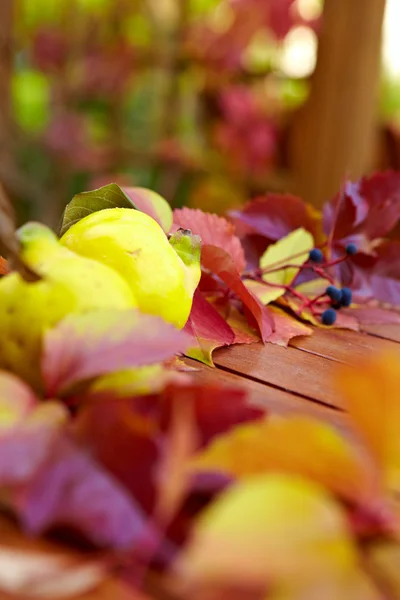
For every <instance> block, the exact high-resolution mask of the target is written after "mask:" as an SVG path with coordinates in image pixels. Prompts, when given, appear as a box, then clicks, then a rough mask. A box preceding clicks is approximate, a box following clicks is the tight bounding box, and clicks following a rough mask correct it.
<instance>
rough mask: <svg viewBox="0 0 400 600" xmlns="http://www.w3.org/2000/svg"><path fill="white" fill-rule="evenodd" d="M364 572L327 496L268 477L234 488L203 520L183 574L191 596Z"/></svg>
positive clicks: (299, 482)
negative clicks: (216, 589)
mask: <svg viewBox="0 0 400 600" xmlns="http://www.w3.org/2000/svg"><path fill="white" fill-rule="evenodd" d="M356 567H357V553H356V548H355V546H354V544H353V542H352V540H351V537H350V533H349V531H348V526H347V522H346V519H345V516H344V514H343V513H342V511H341V509H340V506H339V505H338V504H337V503H336V502H335V501H334V500H333V499H332V498H331V497H330V496H329V495H328V494H327V493H326V492H325V490H324V489H323V488H322V487H319V486H317V485H315V484H314V483H312V482H309V481H307V480H305V479H301V478H297V477H294V476H293V477H292V476H287V475H280V474H268V475H262V476H257V477H249V478H248V479H245V480H243V481H241V482H240V483H237V484H235V485H233V486H232V487H230V488H228V489H227V491H225V492H223V493H222V494H221V495H220V496H219V498H218V499H217V500H216V501H215V502H214V503H213V504H211V506H210V507H209V508H207V509H206V510H205V511H204V512H203V513H202V514H201V515H200V517H199V518H198V520H197V522H196V524H195V526H194V530H193V533H192V538H191V540H190V542H189V543H188V545H187V546H186V548H185V549H184V550H183V552H182V555H181V557H180V558H179V559H178V560H177V563H176V567H175V569H176V573H177V576H178V579H179V580H180V581H181V582H182V584H183V585H184V586H187V589H188V590H199V589H200V590H201V589H204V588H212V587H213V586H215V587H224V586H228V587H229V586H231V587H232V589H234V587H235V585H236V586H238V587H239V589H246V588H247V587H249V588H250V589H257V588H258V587H260V588H262V587H263V586H265V587H270V588H271V590H275V589H282V590H283V589H287V588H288V587H293V586H294V588H296V587H298V588H300V587H301V588H302V589H304V587H307V586H308V585H309V586H313V585H314V584H315V583H316V582H318V581H319V582H326V581H329V580H333V581H334V580H336V581H346V580H347V578H348V577H350V578H351V577H352V575H353V574H354V571H355V570H356ZM339 597H340V596H339Z"/></svg>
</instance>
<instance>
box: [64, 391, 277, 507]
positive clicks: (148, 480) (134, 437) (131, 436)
mask: <svg viewBox="0 0 400 600" xmlns="http://www.w3.org/2000/svg"><path fill="white" fill-rule="evenodd" d="M186 404H187V405H188V406H189V407H190V408H191V409H192V410H193V423H194V424H195V427H196V436H197V438H196V439H197V443H198V445H199V447H200V446H204V445H205V444H206V443H208V442H209V441H210V440H211V439H213V438H214V437H215V436H217V435H219V434H221V433H222V432H225V431H228V430H229V429H231V428H232V427H234V426H235V425H237V424H238V423H242V422H247V421H253V420H256V419H260V418H262V417H263V416H264V415H265V411H264V410H262V409H260V408H258V407H255V406H251V405H250V404H249V403H248V399H247V394H246V392H245V391H243V390H242V389H238V388H236V387H228V386H223V385H202V384H196V383H191V384H177V383H175V384H170V385H168V386H167V387H166V388H165V390H163V391H162V392H161V393H160V394H154V395H153V396H146V397H144V398H140V397H136V398H131V399H126V400H122V401H119V402H114V401H109V402H107V401H104V402H100V403H95V404H94V403H92V404H90V405H85V407H83V408H82V409H81V411H80V413H79V416H78V418H77V420H76V422H75V424H74V439H75V440H76V441H77V442H78V443H79V445H80V446H82V447H83V448H90V451H91V456H92V457H93V458H95V459H96V461H97V462H98V463H99V464H101V465H103V467H104V468H105V469H106V470H107V471H108V472H110V473H112V475H113V476H114V477H115V478H116V480H117V481H119V482H120V483H121V484H122V485H123V486H124V488H125V489H127V490H128V491H129V493H130V494H131V495H132V497H134V498H135V500H136V501H137V502H139V504H140V505H141V506H142V507H143V508H144V509H145V510H146V511H147V512H151V510H152V508H153V507H154V505H155V501H156V497H157V487H158V485H159V479H158V478H159V477H161V478H162V477H163V471H162V467H161V465H163V464H167V462H168V457H166V456H165V452H166V451H168V444H169V440H170V437H169V436H170V432H171V430H173V428H174V426H175V425H176V423H174V416H176V413H175V411H176V410H178V411H179V407H180V409H181V410H182V411H184V410H185V409H184V407H183V405H186ZM184 441H185V440H184ZM186 441H187V440H186Z"/></svg>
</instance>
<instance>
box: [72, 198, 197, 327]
mask: <svg viewBox="0 0 400 600" xmlns="http://www.w3.org/2000/svg"><path fill="white" fill-rule="evenodd" d="M176 235H177V236H178V242H177V244H176V246H175V248H176V249H177V251H175V249H174V247H173V245H171V243H169V241H168V238H167V236H166V235H165V233H164V232H163V230H162V229H161V227H160V226H159V225H158V223H157V222H156V221H155V220H154V219H152V218H151V217H149V216H148V215H147V214H145V213H143V212H140V211H138V210H132V209H127V208H110V209H106V210H101V211H98V212H95V213H92V214H91V215H88V216H87V217H85V218H83V219H81V220H80V221H79V222H78V223H75V224H74V225H72V227H70V229H68V231H67V232H66V233H65V234H64V235H63V237H62V238H61V240H60V241H61V243H62V244H64V245H65V246H67V247H68V248H70V249H71V250H73V251H74V252H76V253H77V254H80V255H82V256H86V257H90V258H93V259H96V260H98V261H101V262H102V263H104V264H106V265H108V266H109V267H112V268H113V269H115V270H116V271H118V273H119V274H120V275H122V276H123V277H124V278H125V280H126V281H127V283H128V284H129V286H130V288H131V290H132V292H133V295H134V296H135V298H136V301H137V303H138V307H139V309H140V310H141V311H142V312H145V313H149V314H153V315H158V316H160V317H162V318H163V319H164V320H165V321H169V322H170V323H173V324H174V325H175V326H176V327H179V328H181V327H183V326H184V325H185V323H186V321H187V319H188V316H189V313H190V309H191V306H192V299H193V294H194V291H195V289H196V287H197V285H198V282H199V279H200V242H199V240H198V239H195V238H196V236H194V237H193V236H189V235H185V232H183V233H182V234H181V235H180V236H179V234H176ZM175 240H176V238H175V239H174V240H172V242H174V241H175ZM178 252H179V255H178ZM181 257H182V258H181Z"/></svg>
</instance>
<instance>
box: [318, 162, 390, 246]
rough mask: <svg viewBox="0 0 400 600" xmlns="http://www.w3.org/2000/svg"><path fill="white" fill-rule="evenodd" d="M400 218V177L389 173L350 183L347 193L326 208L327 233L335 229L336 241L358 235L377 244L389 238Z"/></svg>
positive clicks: (344, 192)
mask: <svg viewBox="0 0 400 600" xmlns="http://www.w3.org/2000/svg"><path fill="white" fill-rule="evenodd" d="M338 202H341V204H340V207H339V211H338V213H337V204H338ZM336 213H337V214H336ZM399 218H400V173H395V172H393V171H388V172H386V173H376V174H374V175H372V176H370V177H363V178H362V179H360V180H359V181H358V182H356V183H351V182H347V183H346V185H345V187H344V190H343V192H342V193H339V194H337V195H336V196H335V197H334V198H333V200H331V202H329V203H328V204H326V205H325V208H324V229H325V232H326V233H328V232H329V231H330V230H331V228H332V227H334V231H333V239H334V240H344V239H345V238H348V237H349V236H353V235H355V234H358V235H364V236H365V237H366V238H367V240H374V239H376V238H380V237H383V236H385V235H387V234H388V233H389V232H390V231H391V230H392V229H393V227H394V226H395V225H396V223H397V221H398V220H399Z"/></svg>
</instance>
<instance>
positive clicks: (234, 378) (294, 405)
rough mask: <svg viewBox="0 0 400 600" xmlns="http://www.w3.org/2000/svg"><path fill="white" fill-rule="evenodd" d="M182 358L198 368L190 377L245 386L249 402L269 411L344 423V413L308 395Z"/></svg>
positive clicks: (341, 425)
mask: <svg viewBox="0 0 400 600" xmlns="http://www.w3.org/2000/svg"><path fill="white" fill-rule="evenodd" d="M186 362H187V363H188V364H190V365H191V366H194V367H196V368H198V371H197V372H196V373H193V377H194V378H195V379H196V380H197V381H199V382H202V383H212V384H215V383H222V384H224V385H228V386H233V387H240V388H242V389H245V390H246V391H247V393H248V394H249V399H250V402H252V403H254V404H257V405H258V406H262V407H265V408H266V409H267V410H268V411H269V412H271V413H274V414H294V413H296V414H304V415H309V416H312V417H317V418H320V419H323V420H326V421H329V422H331V423H334V424H335V425H337V426H339V427H345V426H346V422H347V418H346V416H345V415H344V413H342V412H341V411H339V410H337V409H335V408H332V407H330V406H325V405H323V404H320V403H318V402H314V401H310V400H309V399H305V398H302V397H301V396H296V395H294V394H290V393H289V392H285V391H283V390H281V389H279V388H275V387H272V386H270V385H267V384H263V383H259V382H258V381H254V380H252V379H247V378H246V377H245V376H241V375H238V374H236V373H231V372H230V371H225V370H223V369H221V368H212V367H208V366H206V365H202V364H200V363H196V362H195V361H192V360H190V359H187V360H186Z"/></svg>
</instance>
